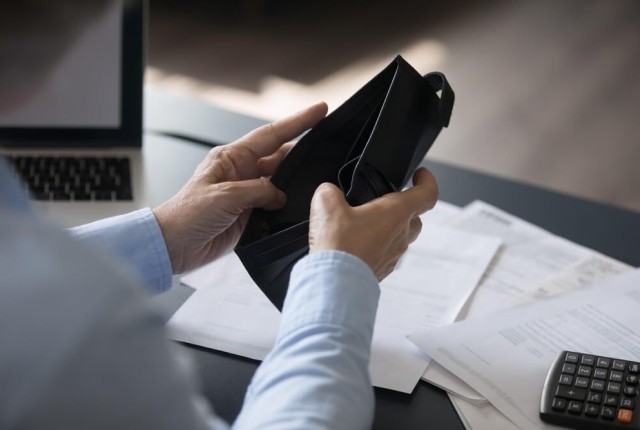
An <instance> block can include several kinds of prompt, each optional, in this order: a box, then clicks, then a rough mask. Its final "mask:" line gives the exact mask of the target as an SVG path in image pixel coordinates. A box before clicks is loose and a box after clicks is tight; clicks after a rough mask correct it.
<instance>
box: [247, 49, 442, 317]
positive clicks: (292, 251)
mask: <svg viewBox="0 0 640 430" xmlns="http://www.w3.org/2000/svg"><path fill="white" fill-rule="evenodd" d="M453 101H454V93H453V90H452V89H451V87H450V86H449V84H448V82H447V80H446V78H445V77H444V75H443V74H442V73H437V72H436V73H429V74H428V75H425V76H424V77H423V76H421V75H420V74H419V73H418V72H417V71H416V70H415V69H414V68H413V67H411V65H409V63H407V62H406V61H405V60H404V59H403V58H402V57H400V56H398V57H396V58H395V60H393V62H392V63H391V64H389V65H388V66H387V67H385V68H384V70H382V71H381V72H380V73H379V74H378V75H377V76H375V77H374V78H373V79H372V80H371V81H369V82H368V83H367V84H366V85H365V86H364V87H362V88H361V89H360V90H358V92H356V93H355V94H354V95H353V96H352V97H351V98H349V99H348V100H347V101H346V102H345V103H343V104H342V105H341V106H340V107H338V108H337V109H336V110H335V111H334V112H332V113H331V114H330V115H328V116H327V117H326V118H324V119H323V120H322V121H320V123H318V124H317V125H316V126H315V127H314V128H313V129H311V130H310V131H309V132H308V133H307V134H306V135H304V136H303V137H302V138H301V139H300V141H299V142H298V143H297V144H296V145H295V146H294V147H293V148H292V149H291V151H290V152H289V153H288V154H287V156H286V157H285V158H284V160H283V161H282V162H281V163H280V166H278V169H277V170H276V172H275V173H274V174H273V176H272V177H271V181H272V182H273V184H274V185H275V186H276V187H278V188H279V189H281V190H282V191H284V192H285V194H286V195H287V204H286V206H285V207H284V208H283V209H280V210H277V211H265V210H260V209H255V210H254V211H253V213H252V214H251V217H250V218H249V221H248V223H247V225H246V227H245V229H244V232H243V234H242V236H241V238H240V240H239V242H238V244H237V246H236V247H235V252H236V254H238V257H240V260H241V261H242V263H243V264H244V267H245V268H246V269H247V272H249V275H251V277H252V278H253V280H254V281H255V283H256V284H258V287H259V288H260V289H261V290H262V291H263V292H264V293H265V294H266V296H267V297H268V298H269V300H271V302H272V303H273V304H274V305H275V306H276V307H277V308H278V309H280V310H282V305H283V303H284V298H285V295H286V293H287V287H288V284H289V275H290V273H291V269H292V268H293V266H294V264H295V263H296V262H297V261H298V260H299V259H300V258H302V257H303V256H304V255H306V254H307V253H308V251H309V243H308V241H309V240H308V233H309V207H310V203H311V198H312V197H313V193H314V192H315V190H316V188H317V187H318V186H319V185H320V184H321V183H323V182H332V183H334V184H336V185H338V186H339V187H340V188H341V189H342V191H344V193H345V196H346V199H347V201H348V202H349V204H351V205H352V206H357V205H360V204H363V203H366V202H368V201H370V200H373V199H375V198H377V197H380V196H382V195H383V194H386V193H389V192H393V191H399V190H401V189H402V187H404V185H405V184H406V183H407V181H408V180H409V179H410V178H411V176H412V174H413V171H414V170H415V169H416V168H417V167H418V165H419V164H420V162H421V161H422V159H423V158H424V156H425V154H426V153H427V150H428V149H429V148H430V147H431V144H432V143H433V141H434V140H435V139H436V137H437V136H438V133H440V130H441V129H442V127H443V126H444V127H446V126H448V125H449V117H450V116H451V110H452V108H453Z"/></svg>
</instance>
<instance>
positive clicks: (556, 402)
mask: <svg viewBox="0 0 640 430" xmlns="http://www.w3.org/2000/svg"><path fill="white" fill-rule="evenodd" d="M551 407H552V408H553V410H554V411H564V410H565V409H567V401H566V400H565V399H561V398H559V397H556V398H555V399H553V403H551Z"/></svg>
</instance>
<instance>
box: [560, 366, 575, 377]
mask: <svg viewBox="0 0 640 430" xmlns="http://www.w3.org/2000/svg"><path fill="white" fill-rule="evenodd" d="M562 373H568V374H570V375H573V374H574V373H576V365H575V364H571V363H565V364H563V365H562Z"/></svg>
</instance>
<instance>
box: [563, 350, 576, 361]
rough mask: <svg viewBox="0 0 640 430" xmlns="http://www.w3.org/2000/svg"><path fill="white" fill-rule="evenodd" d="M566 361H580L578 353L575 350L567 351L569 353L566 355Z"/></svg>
mask: <svg viewBox="0 0 640 430" xmlns="http://www.w3.org/2000/svg"><path fill="white" fill-rule="evenodd" d="M564 361H565V363H577V362H578V354H576V353H575V352H567V355H566V356H565V357H564Z"/></svg>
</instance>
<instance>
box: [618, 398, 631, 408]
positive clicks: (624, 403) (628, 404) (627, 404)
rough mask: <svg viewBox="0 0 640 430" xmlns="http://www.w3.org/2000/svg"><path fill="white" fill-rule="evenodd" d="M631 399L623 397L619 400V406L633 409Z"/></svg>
mask: <svg viewBox="0 0 640 430" xmlns="http://www.w3.org/2000/svg"><path fill="white" fill-rule="evenodd" d="M633 406H634V405H633V400H631V399H625V398H624V397H623V398H622V400H620V407H621V408H625V409H633Z"/></svg>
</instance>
